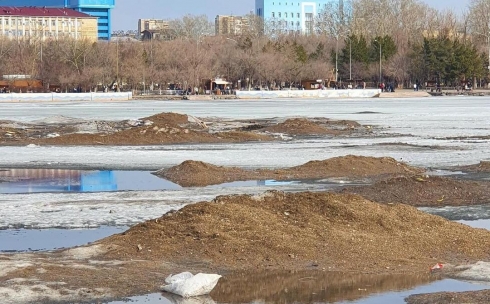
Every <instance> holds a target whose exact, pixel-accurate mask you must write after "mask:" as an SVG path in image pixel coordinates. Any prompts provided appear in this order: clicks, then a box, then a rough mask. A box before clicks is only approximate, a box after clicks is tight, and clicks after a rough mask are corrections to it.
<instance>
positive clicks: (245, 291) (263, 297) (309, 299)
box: [110, 271, 488, 304]
mask: <svg viewBox="0 0 490 304" xmlns="http://www.w3.org/2000/svg"><path fill="white" fill-rule="evenodd" d="M485 288H488V286H487V285H478V284H472V283H468V282H462V281H457V280H437V279H436V278H435V277H432V276H430V275H429V274H426V275H407V274H405V275H359V274H348V273H329V272H320V271H313V272H312V271H303V272H283V273H275V272H269V273H263V274H257V273H255V274H252V273H249V274H246V273H244V274H236V275H234V274H233V275H224V276H223V278H222V279H221V280H220V281H219V283H218V285H217V286H216V288H215V289H214V290H213V291H212V292H211V295H210V297H203V298H196V299H182V298H180V297H178V296H174V295H171V294H168V293H155V294H149V295H144V296H138V297H133V298H130V299H126V300H125V301H124V302H122V301H115V302H110V304H119V303H127V302H130V303H172V304H173V303H178V304H202V303H208V304H213V303H305V304H306V303H357V304H374V303H376V304H402V303H405V301H404V298H406V297H407V296H409V295H411V294H417V293H427V292H439V291H470V290H481V289H485Z"/></svg>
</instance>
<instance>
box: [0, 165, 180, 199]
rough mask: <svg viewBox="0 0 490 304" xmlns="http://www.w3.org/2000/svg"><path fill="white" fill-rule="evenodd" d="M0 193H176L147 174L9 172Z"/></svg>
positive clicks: (173, 186) (168, 184) (173, 187)
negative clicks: (166, 191) (156, 191)
mask: <svg viewBox="0 0 490 304" xmlns="http://www.w3.org/2000/svg"><path fill="white" fill-rule="evenodd" d="M0 181H1V182H0V193H11V194H13V193H39V192H107V191H152V190H177V189H181V187H180V186H179V185H177V184H174V183H172V182H170V181H168V180H165V179H162V178H159V177H157V176H155V175H153V174H151V172H149V171H83V170H61V169H8V170H2V171H0Z"/></svg>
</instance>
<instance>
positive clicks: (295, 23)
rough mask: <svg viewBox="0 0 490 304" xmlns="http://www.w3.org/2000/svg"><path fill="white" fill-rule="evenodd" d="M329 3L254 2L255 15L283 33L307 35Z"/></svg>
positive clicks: (279, 0)
mask: <svg viewBox="0 0 490 304" xmlns="http://www.w3.org/2000/svg"><path fill="white" fill-rule="evenodd" d="M329 1H330V0H314V1H291V0H289V1H284V0H255V14H256V15H257V16H259V17H262V18H263V19H264V20H265V21H266V22H269V23H270V24H271V25H272V26H276V27H277V28H281V29H283V30H284V31H288V32H295V33H301V34H305V35H308V34H310V33H312V32H313V30H314V22H315V18H317V17H318V15H319V14H320V13H321V11H322V10H323V9H324V8H325V7H326V5H327V3H328V2H329Z"/></svg>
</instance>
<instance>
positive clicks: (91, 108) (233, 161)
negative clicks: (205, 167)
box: [0, 97, 490, 170]
mask: <svg viewBox="0 0 490 304" xmlns="http://www.w3.org/2000/svg"><path fill="white" fill-rule="evenodd" d="M161 112H176V113H182V114H191V115H194V116H197V117H201V118H203V119H204V120H205V118H206V117H219V118H223V119H250V120H254V119H259V118H272V117H277V118H286V117H297V116H305V117H327V118H331V119H346V120H355V121H358V122H360V123H361V124H364V125H376V126H379V127H382V128H383V129H382V130H381V131H379V133H378V135H379V137H375V138H349V137H340V138H330V139H322V138H320V139H306V140H298V141H295V140H294V141H284V142H274V143H249V144H226V145H223V144H220V145H216V144H194V145H170V146H140V147H100V146H94V147H0V167H24V168H26V167H27V168H33V167H36V168H77V169H81V168H94V169H102V168H109V169H121V170H127V169H147V170H156V169H160V168H162V167H169V166H174V165H177V164H179V163H181V162H182V161H184V160H188V159H193V160H201V161H205V162H210V163H214V164H218V165H233V166H242V167H287V166H294V165H300V164H302V163H305V162H307V161H309V160H314V159H327V158H331V157H335V156H343V155H347V154H355V155H366V156H391V157H394V158H395V159H397V160H402V161H405V162H408V163H410V164H412V165H420V166H432V167H438V166H448V165H458V164H459V165H461V164H471V163H475V162H479V161H480V160H483V159H489V155H488V153H486V151H488V150H490V141H489V140H482V139H478V138H466V137H475V136H488V135H490V120H489V119H488V114H489V113H490V99H489V98H487V97H448V98H446V97H440V98H423V99H417V98H412V99H363V100H274V101H271V100H267V101H264V100H262V101H240V100H237V101H235V100H226V101H206V102H197V101H194V102H193V101H131V102H124V103H122V102H119V103H92V104H88V103H49V104H47V103H10V104H8V103H6V104H2V111H1V113H0V120H1V119H10V120H17V121H33V120H40V119H45V118H48V117H53V116H60V115H62V116H67V117H76V118H82V119H105V120H121V119H135V118H142V117H147V116H151V115H153V114H156V113H161ZM457 137H462V138H457ZM387 144H388V145H387ZM407 144H408V145H407ZM129 159H130V160H131V161H128V160H129Z"/></svg>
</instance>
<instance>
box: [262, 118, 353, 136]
mask: <svg viewBox="0 0 490 304" xmlns="http://www.w3.org/2000/svg"><path fill="white" fill-rule="evenodd" d="M359 127H361V125H360V124H359V123H357V122H354V121H347V120H342V121H336V120H328V119H306V118H292V119H287V120H286V121H284V122H282V123H278V124H276V125H273V126H269V127H266V128H263V129H261V130H262V131H266V132H271V133H284V134H289V135H342V134H351V133H353V132H354V131H355V130H356V128H359Z"/></svg>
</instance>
